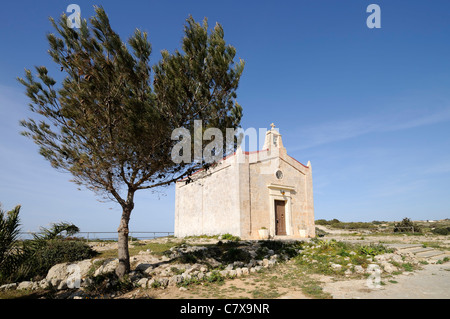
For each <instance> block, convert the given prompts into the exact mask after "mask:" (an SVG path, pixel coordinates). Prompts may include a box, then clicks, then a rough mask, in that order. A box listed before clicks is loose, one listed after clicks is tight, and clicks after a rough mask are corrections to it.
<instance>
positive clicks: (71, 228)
mask: <svg viewBox="0 0 450 319" xmlns="http://www.w3.org/2000/svg"><path fill="white" fill-rule="evenodd" d="M40 229H41V231H40V234H36V235H34V238H35V239H36V240H51V239H63V238H67V237H69V236H73V235H75V234H76V233H78V232H79V231H80V229H79V228H78V227H77V226H75V225H74V224H72V223H67V222H60V223H53V224H52V225H51V227H50V228H45V227H41V228H40ZM63 233H65V234H63Z"/></svg>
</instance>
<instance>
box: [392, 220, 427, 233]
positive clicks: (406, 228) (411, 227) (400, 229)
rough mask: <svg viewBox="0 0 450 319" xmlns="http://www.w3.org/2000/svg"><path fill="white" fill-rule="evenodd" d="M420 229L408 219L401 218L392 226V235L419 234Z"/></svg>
mask: <svg viewBox="0 0 450 319" xmlns="http://www.w3.org/2000/svg"><path fill="white" fill-rule="evenodd" d="M420 231H421V229H420V228H419V226H417V225H416V224H415V223H413V222H412V221H411V219H409V218H403V220H402V221H401V222H400V223H397V224H395V225H394V233H409V232H413V233H420Z"/></svg>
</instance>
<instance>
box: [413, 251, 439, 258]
mask: <svg viewBox="0 0 450 319" xmlns="http://www.w3.org/2000/svg"><path fill="white" fill-rule="evenodd" d="M444 255H446V254H445V251H442V250H436V249H433V250H429V251H425V252H421V253H418V254H416V256H417V257H421V258H435V257H438V256H444Z"/></svg>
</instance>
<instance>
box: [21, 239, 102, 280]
mask: <svg viewBox="0 0 450 319" xmlns="http://www.w3.org/2000/svg"><path fill="white" fill-rule="evenodd" d="M25 247H26V251H27V258H26V260H25V261H24V263H23V265H22V269H23V274H22V277H23V279H24V280H25V279H33V278H42V277H44V276H45V275H46V274H47V272H48V270H49V269H50V268H51V267H52V266H54V265H56V264H59V263H63V262H74V261H79V260H83V259H89V258H92V257H95V256H96V255H97V253H96V252H95V251H94V250H92V248H91V247H90V246H89V245H87V244H86V243H84V242H82V241H76V240H62V239H51V240H34V241H28V242H26V243H25Z"/></svg>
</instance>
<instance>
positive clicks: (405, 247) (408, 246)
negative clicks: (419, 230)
mask: <svg viewBox="0 0 450 319" xmlns="http://www.w3.org/2000/svg"><path fill="white" fill-rule="evenodd" d="M385 246H386V247H389V248H393V249H397V250H399V251H405V252H407V251H409V250H410V249H415V248H421V247H422V245H421V244H385Z"/></svg>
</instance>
